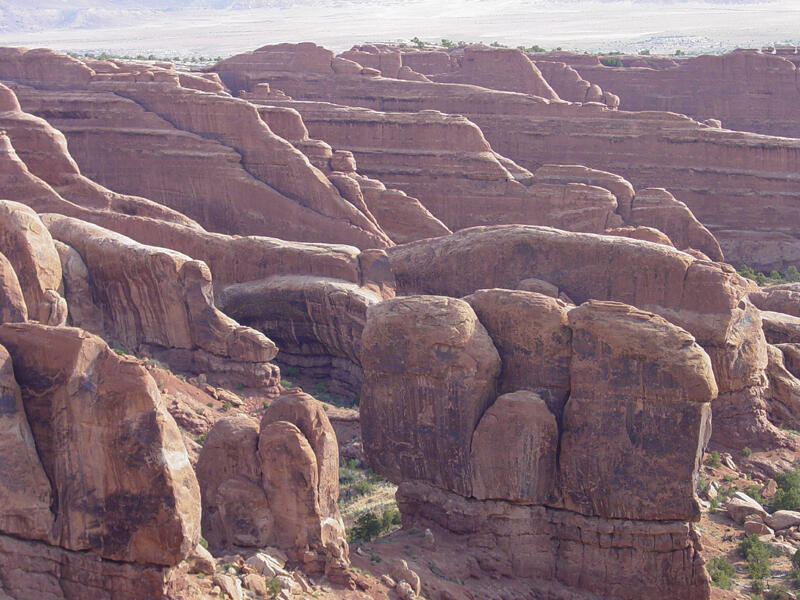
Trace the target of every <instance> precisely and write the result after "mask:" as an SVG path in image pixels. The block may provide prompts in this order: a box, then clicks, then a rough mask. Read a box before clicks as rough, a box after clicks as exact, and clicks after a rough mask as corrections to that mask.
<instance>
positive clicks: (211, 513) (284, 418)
mask: <svg viewBox="0 0 800 600" xmlns="http://www.w3.org/2000/svg"><path fill="white" fill-rule="evenodd" d="M197 473H198V480H199V483H200V489H201V492H202V496H203V533H204V535H205V537H206V539H207V540H208V541H209V544H211V546H212V547H214V548H215V549H219V550H222V549H225V548H263V547H265V546H275V547H278V548H281V549H284V550H286V551H287V552H288V554H289V556H290V559H291V560H292V561H294V562H295V563H299V564H301V565H302V566H303V568H304V569H306V570H309V571H311V572H314V573H323V572H324V573H326V574H328V575H330V574H336V573H342V572H343V570H344V569H346V567H347V565H348V564H349V563H348V556H347V552H348V550H347V543H346V542H345V531H344V524H343V522H342V518H341V516H340V514H339V508H338V506H337V501H338V497H339V453H338V446H337V442H336V434H335V433H334V431H333V427H331V424H330V422H329V421H328V418H327V416H326V415H325V411H323V410H322V407H321V405H320V404H319V403H318V402H317V401H316V400H314V398H312V397H311V396H309V395H308V394H304V393H302V391H301V390H299V389H292V390H288V391H287V392H285V393H284V394H283V395H282V396H281V397H280V398H278V399H277V400H275V401H274V402H273V403H272V404H271V405H270V406H269V407H268V408H267V410H266V412H265V413H264V417H263V419H262V421H261V425H260V427H259V425H258V423H257V422H256V421H254V420H253V419H251V418H250V417H246V416H244V415H238V416H234V417H228V418H225V419H221V420H220V421H218V422H217V423H216V424H215V425H214V426H213V427H212V429H211V431H210V432H209V434H208V438H207V440H206V444H205V445H204V446H203V450H202V451H201V453H200V456H199V458H198V461H197ZM309 550H310V551H312V552H313V553H314V555H315V558H314V559H313V560H311V561H309V560H306V557H304V553H307V552H308V551H309Z"/></svg>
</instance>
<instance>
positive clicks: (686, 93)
mask: <svg viewBox="0 0 800 600" xmlns="http://www.w3.org/2000/svg"><path fill="white" fill-rule="evenodd" d="M575 58H576V59H577V57H575ZM562 60H565V61H566V62H568V63H569V64H571V65H572V67H573V68H574V69H575V70H576V71H578V72H579V73H580V74H581V76H583V77H585V78H587V79H589V80H590V81H592V82H593V83H597V84H599V85H600V86H602V87H603V88H604V89H608V90H610V91H612V92H614V93H615V94H617V95H619V96H620V97H621V98H622V106H623V108H625V110H667V111H670V112H676V113H683V114H685V115H689V116H691V117H694V118H695V119H697V120H698V121H703V120H706V119H709V118H713V119H718V120H721V121H722V124H723V125H724V126H725V127H726V128H728V129H736V130H740V131H752V132H755V133H765V134H770V135H779V136H785V137H797V136H798V135H800V122H798V120H797V119H796V116H795V115H793V114H792V112H791V111H790V110H789V109H788V105H789V104H790V103H791V101H792V98H794V97H795V96H796V95H797V92H798V85H797V81H796V71H797V65H796V64H794V63H793V62H792V61H791V60H789V57H784V56H777V55H774V54H764V53H760V52H757V51H736V52H731V53H728V54H723V55H721V56H715V55H704V56H696V57H690V58H686V59H681V60H664V61H662V62H661V63H660V64H659V63H658V62H655V61H653V60H649V61H647V62H646V63H645V64H644V65H641V66H639V65H637V66H633V65H629V64H626V65H625V67H624V68H615V69H609V68H604V67H602V66H601V65H600V63H599V61H597V60H596V59H595V61H587V60H585V58H583V57H581V59H580V60H574V62H573V55H562ZM623 62H626V63H627V62H628V61H627V60H624V61H623ZM537 65H538V66H539V67H540V68H544V67H542V65H541V63H540V62H539V61H537ZM764 90H769V93H768V94H765V93H764Z"/></svg>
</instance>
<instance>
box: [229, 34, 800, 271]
mask: <svg viewBox="0 0 800 600" xmlns="http://www.w3.org/2000/svg"><path fill="white" fill-rule="evenodd" d="M304 52H308V50H307V49H299V48H298V49H296V53H297V54H299V55H301V54H303V53H304ZM287 53H291V51H290V49H289V48H287V47H286V46H281V48H280V51H279V52H277V55H276V56H283V57H284V58H283V60H282V62H279V61H278V60H277V58H276V57H273V56H272V54H273V51H272V50H270V48H269V47H266V48H263V49H261V50H260V51H259V52H254V53H248V54H244V55H239V56H237V57H233V58H231V59H228V60H226V61H222V62H221V63H219V64H218V65H217V66H216V67H214V70H215V71H216V72H218V73H219V74H220V77H221V78H222V80H223V81H225V82H226V84H227V85H229V86H231V87H232V88H233V89H238V87H237V86H239V85H242V82H246V83H247V85H253V84H255V83H256V82H258V81H269V82H270V83H271V85H273V86H274V87H277V88H280V89H283V90H284V91H285V92H286V93H288V94H290V95H291V96H292V97H293V98H295V99H298V100H313V101H328V102H337V103H340V104H346V105H350V106H359V107H365V108H372V109H376V110H382V111H403V112H414V111H420V110H425V109H433V110H439V111H443V112H446V113H455V114H461V115H464V116H466V117H467V118H468V119H470V120H471V121H472V122H474V123H475V124H476V125H478V126H479V127H480V129H481V131H482V132H483V134H484V135H485V137H486V139H487V140H488V141H489V143H490V144H491V145H492V148H493V149H494V150H495V151H496V152H498V153H500V154H502V155H504V156H507V157H509V158H511V159H513V160H514V161H516V162H517V163H518V164H520V165H521V166H522V167H525V168H527V169H529V170H536V169H537V168H538V167H540V166H542V164H543V163H545V162H546V163H562V164H582V165H586V166H588V167H591V168H594V169H602V170H604V171H610V172H613V173H619V174H620V175H622V176H623V177H625V178H626V179H627V180H629V181H630V182H631V183H632V184H633V185H634V187H636V188H648V187H666V188H667V189H669V190H670V191H671V192H672V193H673V194H674V195H675V197H676V198H677V199H678V200H679V201H681V202H684V203H685V204H686V205H687V206H688V207H689V208H690V209H691V211H692V212H693V213H694V214H695V215H696V216H697V218H698V219H699V220H700V221H701V222H702V223H703V224H704V225H705V226H706V227H708V228H709V229H710V230H711V231H712V232H713V233H714V234H715V235H716V236H717V238H718V239H719V241H720V244H721V246H722V248H723V250H724V251H725V254H726V257H727V259H728V260H730V261H732V262H733V263H734V264H737V265H738V264H742V263H747V264H754V265H755V266H757V267H758V268H762V269H763V268H767V269H769V268H773V267H780V268H783V267H785V266H786V265H787V264H793V263H794V262H800V242H798V241H797V238H796V237H795V229H796V227H795V226H794V220H793V219H794V216H793V214H792V212H791V210H790V207H789V204H790V203H789V202H788V200H787V199H788V198H790V197H792V195H793V194H796V193H797V184H796V182H795V181H794V179H793V178H791V177H787V176H785V175H780V174H781V173H783V174H786V173H793V172H795V171H797V170H798V164H797V163H798V160H800V142H797V141H796V140H789V139H783V138H773V137H766V136H758V135H755V134H749V133H740V132H733V131H727V130H720V129H718V128H715V127H709V126H707V125H703V124H701V123H698V122H696V121H693V120H691V119H689V118H687V117H683V116H679V115H675V114H672V113H663V112H642V113H630V112H624V111H615V110H607V109H606V108H603V107H599V106H596V105H578V104H568V103H557V102H550V101H546V100H544V99H541V98H537V97H533V96H528V95H524V94H518V93H511V92H501V91H495V90H488V89H485V88H477V87H474V86H464V85H459V84H440V83H426V82H413V81H400V80H396V79H389V78H381V77H367V76H355V75H347V76H345V75H336V74H334V73H330V72H329V73H325V72H319V71H316V72H305V73H303V72H297V71H294V72H293V71H288V70H287V67H285V66H283V65H285V64H286V63H287V62H288V61H287V60H286V57H285V55H286V54H287ZM298 60H299V59H298ZM312 132H313V130H312ZM315 135H316V134H315ZM321 137H322V136H321ZM698 164H702V165H703V168H697V165H698ZM776 174H779V175H777V176H776ZM417 196H419V195H418V194H417ZM754 197H757V198H758V202H754V201H753V198H754ZM721 206H723V207H725V210H720V207H721Z"/></svg>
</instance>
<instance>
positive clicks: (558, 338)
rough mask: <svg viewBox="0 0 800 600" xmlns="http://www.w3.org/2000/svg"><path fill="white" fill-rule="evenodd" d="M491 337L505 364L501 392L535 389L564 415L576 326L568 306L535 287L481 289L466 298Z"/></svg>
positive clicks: (500, 386)
mask: <svg viewBox="0 0 800 600" xmlns="http://www.w3.org/2000/svg"><path fill="white" fill-rule="evenodd" d="M464 301H466V302H468V303H469V304H470V306H472V309H473V310H474V311H475V314H476V315H477V316H478V319H479V320H480V322H481V324H482V325H483V326H484V327H486V331H487V332H488V333H489V336H490V337H491V338H492V341H493V342H494V344H495V346H496V347H497V351H498V352H499V354H500V360H501V363H502V377H501V379H500V385H499V390H498V391H499V392H501V393H505V392H514V391H516V390H531V391H534V392H537V393H539V394H540V395H541V398H542V399H543V400H545V402H547V405H548V406H549V407H550V410H552V411H553V413H554V414H556V415H557V416H558V417H559V418H560V417H561V412H562V410H563V408H564V401H565V399H566V396H567V393H568V391H569V363H570V358H571V355H572V349H571V345H570V342H571V338H572V331H571V330H570V328H569V326H568V325H567V310H568V309H567V306H566V305H565V304H564V303H563V302H561V301H560V300H556V299H555V298H551V297H548V296H543V295H541V294H537V293H534V292H525V291H517V290H502V289H491V290H478V291H477V292H475V293H474V294H470V295H469V296H465V297H464Z"/></svg>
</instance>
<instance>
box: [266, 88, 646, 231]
mask: <svg viewBox="0 0 800 600" xmlns="http://www.w3.org/2000/svg"><path fill="white" fill-rule="evenodd" d="M270 103H271V104H278V105H280V106H282V107H291V108H294V109H296V110H297V111H299V112H300V113H301V114H302V115H303V121H304V122H305V124H306V126H307V127H308V128H309V131H310V132H311V134H312V135H314V136H315V137H318V138H321V139H323V140H325V141H327V142H328V143H330V144H332V145H333V146H335V147H336V148H343V149H348V150H350V151H352V152H353V154H354V155H355V157H356V160H357V162H358V165H359V172H360V173H363V174H365V175H367V176H369V177H370V178H374V179H378V180H380V181H382V182H384V183H385V184H386V185H389V186H392V187H396V188H400V189H402V190H403V191H404V192H406V193H407V194H410V195H411V196H412V197H413V198H418V199H419V201H420V202H421V203H422V204H423V205H424V207H425V208H426V209H427V210H429V211H430V212H431V213H432V214H433V215H435V218H436V219H440V220H441V222H442V223H444V225H446V226H447V227H449V228H450V229H453V230H456V229H461V228H464V227H469V226H472V225H486V224H498V223H530V224H533V225H549V226H553V227H559V228H563V229H569V230H573V231H592V232H602V231H603V230H604V229H605V228H606V227H607V226H608V223H609V222H610V221H613V220H614V219H615V215H614V212H615V211H616V210H617V201H616V200H615V199H614V197H613V196H612V195H611V194H609V193H608V192H607V191H606V190H602V189H599V188H598V187H597V184H595V183H591V184H590V185H586V183H589V182H588V181H580V180H577V179H575V180H571V181H568V182H565V181H552V180H545V179H542V180H541V181H539V180H536V179H534V178H533V176H532V174H531V173H530V172H528V171H527V170H525V169H523V168H521V167H520V166H519V165H517V164H515V163H514V162H513V161H511V160H508V159H507V158H504V157H502V156H499V155H497V154H495V153H494V152H493V150H492V148H491V146H489V144H488V143H487V142H486V139H485V138H484V136H483V134H482V133H481V131H480V129H478V128H477V127H476V126H475V124H474V123H472V122H470V121H468V120H467V119H465V118H463V117H460V116H455V115H445V114H442V113H440V112H438V111H422V112H419V113H399V112H377V111H373V110H365V109H357V108H351V107H346V106H341V105H334V104H328V103H322V102H293V101H280V102H277V101H270ZM611 177H613V176H611ZM618 179H619V178H618ZM532 180H533V181H535V182H536V185H531V182H532ZM568 184H572V185H568ZM363 187H364V186H363V185H362V189H363ZM613 191H614V190H613V188H612V192H613ZM631 193H632V192H631ZM365 200H366V202H367V204H368V205H369V208H370V210H371V211H372V213H373V214H374V215H375V216H376V218H377V220H378V221H379V222H380V223H382V224H383V223H386V227H387V228H389V229H391V230H392V231H393V232H394V239H396V241H397V242H403V241H410V239H409V238H411V234H412V232H413V230H412V229H411V227H410V226H407V227H404V228H403V229H402V230H401V231H398V230H397V225H395V224H394V221H395V220H396V219H397V218H398V217H397V216H395V215H394V214H393V213H396V212H398V210H401V209H402V211H403V212H401V214H400V217H399V218H400V219H402V221H401V225H404V224H405V222H406V221H407V220H410V217H411V216H412V215H414V211H412V210H411V209H412V208H413V207H410V206H409V205H408V201H407V200H406V199H405V198H402V197H392V196H388V195H386V196H381V197H379V198H376V199H374V200H373V199H370V197H369V194H368V193H365ZM406 212H409V213H410V214H409V217H405V213H406ZM414 217H415V220H416V221H417V222H420V221H423V220H422V219H421V218H420V217H419V216H416V215H414ZM616 218H617V219H618V217H616ZM409 225H411V224H410V223H409ZM414 227H419V225H414ZM443 234H444V231H443V230H441V229H439V230H438V231H437V230H436V229H435V227H433V226H428V227H426V228H425V229H424V230H423V229H421V230H420V233H419V234H417V238H414V239H419V238H420V237H433V236H437V235H443Z"/></svg>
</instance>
